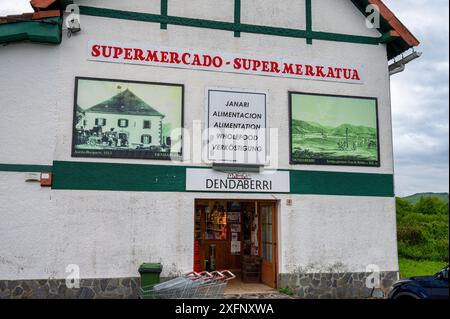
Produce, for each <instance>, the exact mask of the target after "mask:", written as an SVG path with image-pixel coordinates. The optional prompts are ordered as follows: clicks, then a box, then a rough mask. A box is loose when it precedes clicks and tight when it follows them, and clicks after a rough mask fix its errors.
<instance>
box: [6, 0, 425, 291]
mask: <svg viewBox="0 0 450 319" xmlns="http://www.w3.org/2000/svg"><path fill="white" fill-rule="evenodd" d="M188 2H189V3H188ZM31 3H32V5H33V8H34V10H35V13H34V14H24V15H21V16H9V17H2V18H0V44H1V46H0V69H1V71H2V75H3V76H2V77H1V78H0V92H1V94H0V112H1V117H0V144H1V145H2V146H1V152H0V212H1V220H0V298H10V297H13V298H47V297H67V298H94V297H106V298H108V297H111V298H116V297H129V298H133V297H136V295H137V292H138V285H139V281H138V277H139V274H138V271H137V270H138V268H139V265H140V264H141V263H143V262H160V263H162V265H163V273H162V276H163V277H166V278H168V277H174V276H178V275H180V274H183V273H188V272H190V271H192V270H196V271H201V270H212V269H225V268H227V269H231V270H233V271H236V272H237V273H238V274H241V275H242V280H250V281H256V282H261V283H262V284H264V285H267V286H269V287H273V288H286V287H288V288H289V289H290V290H292V291H294V292H295V293H296V294H297V295H298V296H299V297H302V298H364V297H368V296H370V295H371V294H373V292H374V291H376V293H377V296H383V295H385V294H386V292H387V291H388V289H389V287H390V286H391V284H392V282H393V281H394V280H396V279H397V278H398V257H397V244H396V242H397V240H396V216H395V197H394V194H395V192H394V168H393V145H392V120H391V96H390V70H389V61H391V60H392V59H394V58H396V57H398V56H401V55H402V54H404V53H405V52H407V51H408V50H410V49H413V48H414V47H417V46H418V45H419V42H418V41H417V40H416V38H415V37H414V36H413V35H412V34H411V33H410V32H409V31H408V30H407V29H406V27H405V26H403V25H402V24H401V22H400V21H399V20H398V19H397V18H396V17H395V15H394V14H393V13H392V12H391V11H390V10H389V9H388V8H387V7H386V6H385V5H384V4H383V3H382V1H380V0H354V1H348V0H298V1H292V0H281V1H269V0H259V1H253V0H252V1H251V0H246V1H241V0H195V1H182V0H151V1H138V0H132V1H119V0H110V1H100V0H91V1H83V0H76V1H73V2H71V1H58V0H55V1H41V0H33V1H31ZM72 3H74V4H76V5H77V6H71V4H72ZM369 5H372V6H373V5H375V6H376V7H377V8H378V11H375V13H379V22H380V23H379V25H378V26H376V27H375V28H369V27H368V26H367V24H366V22H367V20H366V18H367V16H368V15H371V14H373V12H371V11H370V10H369V9H370V8H373V7H368V6H369ZM67 6H68V8H69V9H75V10H78V9H79V10H80V16H79V17H78V16H76V15H75V16H74V15H73V14H74V13H76V11H74V12H72V13H70V10H69V12H65V11H66V7H67ZM78 18H79V22H80V25H79V26H78V25H77V23H75V22H76V21H78V20H77V19H78ZM377 18H378V15H376V14H375V20H374V22H377ZM74 21H75V22H74ZM78 27H79V28H78ZM68 28H70V29H71V30H68ZM79 29H80V30H79ZM68 33H70V35H71V36H70V37H69V36H68ZM208 128H209V129H211V131H208V132H209V133H208V135H206V137H205V135H203V136H202V133H203V132H204V131H205V130H206V129H208ZM199 132H200V133H199ZM199 140H200V143H199ZM250 256H258V257H260V259H259V260H261V263H260V264H259V265H258V267H256V268H254V269H253V270H251V271H249V269H250V268H251V267H250V268H246V265H245V263H246V261H244V260H245V258H246V257H250ZM247 266H248V265H247ZM253 266H254V265H253ZM78 274H79V276H80V277H81V282H80V284H81V287H80V288H75V289H70V288H69V287H67V285H66V278H73V277H77V275H78ZM71 276H72V277H71ZM375 277H376V279H375V280H372V279H373V278H375ZM378 279H379V280H378ZM367 282H372V283H375V286H376V287H375V286H370V285H367ZM372 288H375V289H372Z"/></svg>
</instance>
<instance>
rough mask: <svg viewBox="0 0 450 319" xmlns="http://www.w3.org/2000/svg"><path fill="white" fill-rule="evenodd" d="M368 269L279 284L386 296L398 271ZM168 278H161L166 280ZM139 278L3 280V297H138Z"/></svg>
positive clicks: (301, 294) (297, 289)
mask: <svg viewBox="0 0 450 319" xmlns="http://www.w3.org/2000/svg"><path fill="white" fill-rule="evenodd" d="M370 275H371V274H366V273H316V274H303V273H295V274H280V275H279V285H278V286H279V288H289V290H290V291H291V292H293V293H294V294H295V297H297V298H301V299H366V298H386V297H387V295H388V293H389V290H390V288H391V286H392V284H393V283H394V282H395V281H396V280H397V279H398V273H397V272H382V273H380V287H379V288H377V289H371V288H367V287H366V280H367V278H368V276H370ZM167 279H168V278H164V279H162V280H163V281H164V280H167ZM139 287H140V278H109V279H81V280H80V288H78V289H76V288H74V289H69V288H67V286H66V281H65V279H44V280H10V281H2V280H0V299H138V298H139Z"/></svg>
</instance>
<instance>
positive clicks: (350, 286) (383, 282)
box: [279, 272, 398, 299]
mask: <svg viewBox="0 0 450 319" xmlns="http://www.w3.org/2000/svg"><path fill="white" fill-rule="evenodd" d="M371 275H372V274H369V273H315V274H303V273H296V274H280V275H279V288H289V290H290V291H291V292H293V293H294V294H295V296H296V297H298V298H302V299H367V298H379V299H381V298H387V296H388V294H389V290H390V288H391V286H392V284H393V283H394V282H395V281H397V280H398V272H381V273H380V277H379V278H380V286H379V287H377V288H375V289H374V288H367V285H366V280H367V279H368V277H369V276H371Z"/></svg>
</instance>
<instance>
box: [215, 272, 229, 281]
mask: <svg viewBox="0 0 450 319" xmlns="http://www.w3.org/2000/svg"><path fill="white" fill-rule="evenodd" d="M211 274H212V275H214V279H215V280H226V279H227V276H225V275H224V274H222V273H221V272H220V271H213V272H212V273H211ZM216 275H217V276H216Z"/></svg>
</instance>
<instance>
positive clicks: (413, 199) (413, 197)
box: [403, 193, 449, 205]
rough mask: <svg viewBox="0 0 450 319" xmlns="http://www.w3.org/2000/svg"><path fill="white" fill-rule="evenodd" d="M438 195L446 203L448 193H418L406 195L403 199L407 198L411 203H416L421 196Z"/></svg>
mask: <svg viewBox="0 0 450 319" xmlns="http://www.w3.org/2000/svg"><path fill="white" fill-rule="evenodd" d="M430 196H432V197H439V198H440V199H441V200H443V201H444V202H446V203H448V202H449V200H448V193H418V194H414V195H411V196H408V197H404V198H403V199H405V200H407V201H408V202H410V203H411V204H413V205H414V204H416V203H417V202H418V201H419V200H420V199H421V198H422V197H430Z"/></svg>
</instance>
